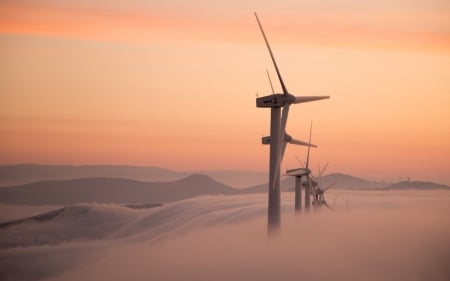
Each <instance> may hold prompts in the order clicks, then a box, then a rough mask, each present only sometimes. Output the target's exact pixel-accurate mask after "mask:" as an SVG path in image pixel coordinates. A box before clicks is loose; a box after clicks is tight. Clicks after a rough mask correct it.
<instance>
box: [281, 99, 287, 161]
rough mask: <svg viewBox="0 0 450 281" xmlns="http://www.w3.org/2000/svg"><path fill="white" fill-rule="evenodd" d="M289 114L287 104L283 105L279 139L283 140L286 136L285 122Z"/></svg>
mask: <svg viewBox="0 0 450 281" xmlns="http://www.w3.org/2000/svg"><path fill="white" fill-rule="evenodd" d="M288 115H289V104H286V105H285V106H284V107H283V112H282V114H281V141H284V139H285V137H286V123H287V118H288ZM281 159H283V158H281Z"/></svg>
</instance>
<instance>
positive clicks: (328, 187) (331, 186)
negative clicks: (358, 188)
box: [323, 182, 337, 191]
mask: <svg viewBox="0 0 450 281" xmlns="http://www.w3.org/2000/svg"><path fill="white" fill-rule="evenodd" d="M336 184H337V182H333V183H332V184H330V185H329V186H327V187H325V188H324V189H323V191H326V190H328V189H332V188H333V187H334V186H335V185H336Z"/></svg>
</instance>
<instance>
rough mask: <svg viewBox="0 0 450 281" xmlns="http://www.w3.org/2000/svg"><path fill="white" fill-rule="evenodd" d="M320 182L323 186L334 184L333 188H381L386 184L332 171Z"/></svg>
mask: <svg viewBox="0 0 450 281" xmlns="http://www.w3.org/2000/svg"><path fill="white" fill-rule="evenodd" d="M322 184H323V185H324V187H327V186H330V185H332V184H334V186H333V188H335V189H374V188H383V187H385V186H386V185H385V184H383V183H376V182H372V181H367V180H364V179H361V178H357V177H354V176H350V175H346V174H341V173H332V174H329V175H325V176H323V177H322Z"/></svg>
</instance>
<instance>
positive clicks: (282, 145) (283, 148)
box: [280, 140, 287, 162]
mask: <svg viewBox="0 0 450 281" xmlns="http://www.w3.org/2000/svg"><path fill="white" fill-rule="evenodd" d="M286 144H287V141H285V140H283V142H282V143H281V160H280V161H281V162H283V157H284V152H285V151H286Z"/></svg>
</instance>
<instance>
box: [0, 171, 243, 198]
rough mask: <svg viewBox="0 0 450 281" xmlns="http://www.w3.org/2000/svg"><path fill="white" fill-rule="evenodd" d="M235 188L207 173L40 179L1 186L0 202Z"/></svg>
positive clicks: (145, 195)
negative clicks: (157, 178)
mask: <svg viewBox="0 0 450 281" xmlns="http://www.w3.org/2000/svg"><path fill="white" fill-rule="evenodd" d="M235 192H236V190H235V189H234V188H232V187H230V186H227V185H225V184H222V183H219V182H217V181H215V180H213V179H211V178H210V177H208V176H204V175H198V174H196V175H191V176H188V177H186V178H183V179H181V180H178V181H173V182H141V181H135V180H130V179H120V178H83V179H75V180H64V181H39V182H34V183H29V184H24V185H18V186H12V187H4V188H0V203H5V204H29V205H44V204H62V205H67V204H76V203H85V202H97V203H119V204H143V203H166V202H172V201H177V200H181V199H186V198H190V197H195V196H199V195H217V194H233V193H235Z"/></svg>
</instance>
